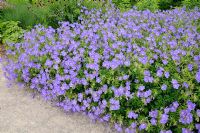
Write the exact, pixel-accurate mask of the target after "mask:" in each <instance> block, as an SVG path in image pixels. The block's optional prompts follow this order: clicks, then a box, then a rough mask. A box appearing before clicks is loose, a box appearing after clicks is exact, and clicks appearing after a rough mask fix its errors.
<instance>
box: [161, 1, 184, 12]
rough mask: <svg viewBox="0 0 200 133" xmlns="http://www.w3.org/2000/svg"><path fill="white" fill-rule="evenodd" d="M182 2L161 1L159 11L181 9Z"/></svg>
mask: <svg viewBox="0 0 200 133" xmlns="http://www.w3.org/2000/svg"><path fill="white" fill-rule="evenodd" d="M181 2H182V0H159V3H158V4H159V9H161V10H167V9H171V8H173V7H179V6H181V4H182V3H181Z"/></svg>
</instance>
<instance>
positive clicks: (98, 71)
mask: <svg viewBox="0 0 200 133" xmlns="http://www.w3.org/2000/svg"><path fill="white" fill-rule="evenodd" d="M84 12H85V16H84V17H80V18H79V19H80V23H73V24H70V23H68V22H62V23H61V26H60V28H58V29H53V28H51V27H49V28H45V27H43V26H41V25H38V26H36V27H35V28H34V29H32V30H31V31H30V32H27V33H25V35H24V41H23V42H21V43H16V44H10V46H9V47H10V49H9V50H7V55H8V57H12V58H9V59H8V60H7V61H6V62H7V64H6V66H5V68H4V69H5V70H6V72H7V73H8V74H9V75H8V78H9V79H14V80H17V81H18V82H21V83H24V84H26V85H28V86H29V87H30V88H31V89H34V90H37V91H38V92H40V93H41V95H42V96H43V97H44V98H45V99H47V100H54V101H57V105H58V106H59V107H62V108H64V110H66V111H72V112H85V113H86V114H87V115H88V116H89V117H90V118H91V119H94V120H99V121H102V122H109V123H113V125H114V127H115V128H116V129H117V131H119V132H121V131H125V132H127V133H134V132H152V133H157V132H161V133H171V132H174V133H179V132H183V133H189V132H198V131H199V132H200V118H199V117H200V48H199V46H200V33H199V32H198V31H197V27H198V25H199V21H200V11H199V10H198V9H195V10H192V11H186V10H185V9H174V10H170V11H164V12H159V11H158V12H155V13H152V12H150V11H148V10H146V11H137V10H136V9H131V10H130V11H128V12H124V13H121V12H119V11H118V10H116V9H112V10H108V11H107V12H106V13H102V11H101V10H99V11H96V10H92V11H90V12H89V11H87V10H84Z"/></svg>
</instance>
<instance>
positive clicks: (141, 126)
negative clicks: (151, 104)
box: [139, 123, 147, 130]
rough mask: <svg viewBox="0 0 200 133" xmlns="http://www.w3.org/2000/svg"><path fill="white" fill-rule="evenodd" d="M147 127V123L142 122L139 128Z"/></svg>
mask: <svg viewBox="0 0 200 133" xmlns="http://www.w3.org/2000/svg"><path fill="white" fill-rule="evenodd" d="M146 128H147V124H146V123H142V124H141V125H140V126H139V130H144V129H146Z"/></svg>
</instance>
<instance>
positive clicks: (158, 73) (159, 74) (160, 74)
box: [156, 69, 163, 77]
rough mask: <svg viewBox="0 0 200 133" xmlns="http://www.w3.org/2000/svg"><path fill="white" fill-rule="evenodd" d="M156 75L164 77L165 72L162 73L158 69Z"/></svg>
mask: <svg viewBox="0 0 200 133" xmlns="http://www.w3.org/2000/svg"><path fill="white" fill-rule="evenodd" d="M156 75H157V76H158V77H162V75H163V71H162V70H161V69H158V70H157V73H156Z"/></svg>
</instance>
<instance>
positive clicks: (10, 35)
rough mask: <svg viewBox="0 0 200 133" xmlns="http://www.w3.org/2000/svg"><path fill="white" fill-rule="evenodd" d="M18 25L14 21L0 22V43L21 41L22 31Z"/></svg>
mask: <svg viewBox="0 0 200 133" xmlns="http://www.w3.org/2000/svg"><path fill="white" fill-rule="evenodd" d="M18 24H19V22H15V21H6V22H0V42H1V43H3V44H6V43H17V42H19V41H20V40H21V39H22V37H23V33H24V30H23V29H22V28H21V27H19V26H18Z"/></svg>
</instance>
